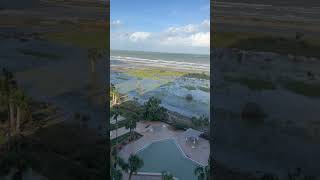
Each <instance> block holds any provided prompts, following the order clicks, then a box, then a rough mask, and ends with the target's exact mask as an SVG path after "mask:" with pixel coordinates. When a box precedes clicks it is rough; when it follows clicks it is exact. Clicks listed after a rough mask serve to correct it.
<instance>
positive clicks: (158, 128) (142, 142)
mask: <svg viewBox="0 0 320 180" xmlns="http://www.w3.org/2000/svg"><path fill="white" fill-rule="evenodd" d="M148 126H149V127H148ZM135 131H136V132H138V133H140V134H142V135H143V137H141V138H140V139H138V140H137V141H134V142H132V143H130V144H128V145H126V146H124V147H123V149H121V151H120V153H119V155H120V156H121V157H122V158H124V159H128V158H129V156H130V154H135V153H136V152H137V151H138V150H139V149H141V148H143V147H144V146H146V145H148V144H150V143H152V142H153V141H157V140H161V139H169V138H172V139H175V140H176V141H177V142H178V144H179V145H180V147H181V149H182V151H183V152H184V153H185V154H186V155H187V156H188V157H189V158H190V159H192V160H194V161H196V162H198V163H200V164H202V165H207V164H208V159H209V152H210V145H209V141H207V140H205V139H203V138H199V141H198V144H197V145H195V146H194V147H192V145H191V144H189V143H187V142H186V141H185V134H184V131H181V130H174V129H173V128H172V127H171V126H170V125H168V124H166V123H163V122H149V121H148V122H138V123H137V128H136V130H135Z"/></svg>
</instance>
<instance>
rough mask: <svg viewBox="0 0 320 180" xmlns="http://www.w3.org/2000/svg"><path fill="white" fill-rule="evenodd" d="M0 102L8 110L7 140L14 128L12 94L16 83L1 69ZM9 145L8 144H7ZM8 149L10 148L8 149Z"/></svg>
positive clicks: (5, 70)
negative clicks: (0, 101)
mask: <svg viewBox="0 0 320 180" xmlns="http://www.w3.org/2000/svg"><path fill="white" fill-rule="evenodd" d="M0 87H1V100H2V102H3V103H4V104H6V106H7V109H8V120H9V128H8V129H9V131H8V132H9V140H10V139H11V138H10V137H11V134H12V128H14V104H13V97H14V96H13V92H14V91H15V90H16V89H17V82H16V80H15V78H14V75H13V73H12V72H10V71H8V70H7V69H6V68H3V69H2V73H1V86H0ZM8 144H10V143H8ZM9 148H10V147H9Z"/></svg>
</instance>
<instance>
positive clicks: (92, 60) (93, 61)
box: [88, 48, 102, 73]
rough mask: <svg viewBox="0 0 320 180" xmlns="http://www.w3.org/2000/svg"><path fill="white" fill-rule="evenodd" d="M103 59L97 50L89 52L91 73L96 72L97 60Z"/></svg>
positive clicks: (93, 49)
mask: <svg viewBox="0 0 320 180" xmlns="http://www.w3.org/2000/svg"><path fill="white" fill-rule="evenodd" d="M101 57H102V52H101V51H100V50H99V49H97V48H92V49H89V50H88V59H89V61H90V66H91V72H92V73H95V72H96V63H97V59H98V58H101Z"/></svg>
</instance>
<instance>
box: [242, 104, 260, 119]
mask: <svg viewBox="0 0 320 180" xmlns="http://www.w3.org/2000/svg"><path fill="white" fill-rule="evenodd" d="M241 117H242V118H243V119H247V120H255V121H257V120H258V121H260V120H263V119H264V118H265V117H266V114H265V113H264V111H263V109H262V108H261V107H260V105H259V104H257V103H254V102H248V103H246V104H245V106H244V108H243V109H242V112H241Z"/></svg>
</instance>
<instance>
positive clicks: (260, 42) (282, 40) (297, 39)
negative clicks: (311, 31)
mask: <svg viewBox="0 0 320 180" xmlns="http://www.w3.org/2000/svg"><path fill="white" fill-rule="evenodd" d="M213 39H214V42H215V43H214V44H215V47H220V48H239V49H243V50H255V51H265V52H275V53H279V54H285V55H287V54H293V55H298V56H307V57H320V53H319V48H320V39H315V38H312V39H308V38H303V34H301V33H297V34H296V36H293V37H277V36H272V35H268V34H261V33H260V34H258V33H253V32H216V33H215V36H214V38H213Z"/></svg>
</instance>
